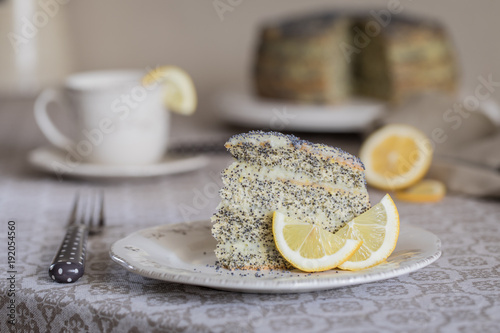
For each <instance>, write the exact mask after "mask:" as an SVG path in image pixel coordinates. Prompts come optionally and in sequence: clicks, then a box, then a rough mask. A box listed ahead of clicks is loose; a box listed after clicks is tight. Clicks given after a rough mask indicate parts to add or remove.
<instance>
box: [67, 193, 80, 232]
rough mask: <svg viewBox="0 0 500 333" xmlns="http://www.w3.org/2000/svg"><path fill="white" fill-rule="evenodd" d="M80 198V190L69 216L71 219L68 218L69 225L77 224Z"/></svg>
mask: <svg viewBox="0 0 500 333" xmlns="http://www.w3.org/2000/svg"><path fill="white" fill-rule="evenodd" d="M79 199H80V192H76V194H75V200H74V202H73V209H72V210H71V214H70V216H69V220H68V226H70V225H72V224H76V214H77V211H78V201H79Z"/></svg>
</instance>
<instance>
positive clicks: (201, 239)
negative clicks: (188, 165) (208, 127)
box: [110, 221, 441, 293]
mask: <svg viewBox="0 0 500 333" xmlns="http://www.w3.org/2000/svg"><path fill="white" fill-rule="evenodd" d="M210 229H211V223H210V221H202V222H193V223H182V224H174V225H164V226H158V227H154V228H149V229H144V230H141V231H138V232H135V233H133V234H131V235H130V236H127V237H125V238H123V239H121V240H119V241H117V242H116V243H114V244H113V245H112V246H111V250H110V255H111V258H112V259H113V260H114V261H116V262H117V263H119V264H120V265H122V266H124V267H125V268H126V269H127V270H129V271H131V272H134V273H137V274H139V275H142V276H145V277H149V278H153V279H158V280H163V281H169V282H178V283H186V284H193V285H198V286H205V287H210V288H215V289H222V290H232V291H241V292H251V293H297V292H308V291H315V290H325V289H332V288H338V287H343V286H350V285H356V284H361V283H367V282H373V281H378V280H384V279H389V278H392V277H396V276H400V275H402V274H407V273H410V272H413V271H416V270H417V269H420V268H422V267H425V266H427V265H429V264H430V263H432V262H434V261H436V260H437V259H438V258H439V256H440V255H441V242H440V240H439V238H437V237H436V236H435V235H434V234H432V233H430V232H429V231H426V230H423V229H421V228H417V227H413V226H410V225H402V226H401V230H400V234H399V240H398V244H397V246H396V249H395V250H394V252H393V254H392V255H391V256H390V257H389V258H388V259H387V261H386V262H385V263H383V264H380V265H378V266H375V267H372V268H369V269H366V270H362V271H358V272H348V271H341V270H330V271H326V272H321V273H304V272H301V271H299V270H293V271H285V270H272V271H270V270H261V271H248V270H247V271H245V270H235V271H229V270H227V269H225V268H219V267H217V266H215V260H216V258H215V254H214V249H215V245H216V242H215V240H214V238H213V237H212V235H211V233H210Z"/></svg>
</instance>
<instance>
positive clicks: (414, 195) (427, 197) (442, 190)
mask: <svg viewBox="0 0 500 333" xmlns="http://www.w3.org/2000/svg"><path fill="white" fill-rule="evenodd" d="M445 194H446V186H445V185H444V184H443V183H441V182H440V181H438V180H434V179H424V180H422V181H420V182H418V183H417V184H415V185H413V186H411V187H409V188H407V189H404V190H401V191H397V192H396V193H395V196H396V198H397V199H399V200H403V201H410V202H437V201H439V200H441V199H443V197H444V196H445Z"/></svg>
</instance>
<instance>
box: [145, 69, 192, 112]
mask: <svg viewBox="0 0 500 333" xmlns="http://www.w3.org/2000/svg"><path fill="white" fill-rule="evenodd" d="M158 83H159V84H162V85H163V86H164V87H165V97H164V101H165V105H166V106H167V108H168V109H169V110H171V111H173V112H176V113H180V114H183V115H191V114H193V113H194V111H195V110H196V104H197V97H196V89H195V87H194V84H193V80H192V79H191V77H190V76H189V74H188V73H186V72H185V71H184V70H182V69H181V68H179V67H176V66H162V67H157V68H155V69H154V70H152V71H150V72H149V73H147V74H146V75H145V76H144V78H143V79H142V84H143V85H144V86H147V85H153V84H158Z"/></svg>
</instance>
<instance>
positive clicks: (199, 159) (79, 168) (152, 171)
mask: <svg viewBox="0 0 500 333" xmlns="http://www.w3.org/2000/svg"><path fill="white" fill-rule="evenodd" d="M28 161H29V163H30V164H31V165H33V166H34V167H36V168H37V169H39V170H42V171H46V172H50V173H53V174H54V175H55V176H57V177H58V178H61V177H66V176H67V177H78V178H139V177H154V176H163V175H170V174H176V173H183V172H189V171H193V170H196V169H199V168H202V167H204V166H206V165H207V164H208V161H209V160H208V157H206V156H201V155H198V156H194V157H181V156H179V157H178V156H175V157H174V156H166V157H165V158H164V159H163V160H161V161H160V162H158V163H154V164H147V165H104V164H90V163H78V164H75V165H69V164H68V162H66V155H65V153H64V152H63V151H61V150H58V149H55V148H52V147H41V148H37V149H35V150H33V151H31V152H30V153H29V154H28Z"/></svg>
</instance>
